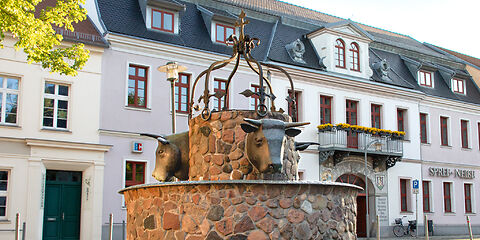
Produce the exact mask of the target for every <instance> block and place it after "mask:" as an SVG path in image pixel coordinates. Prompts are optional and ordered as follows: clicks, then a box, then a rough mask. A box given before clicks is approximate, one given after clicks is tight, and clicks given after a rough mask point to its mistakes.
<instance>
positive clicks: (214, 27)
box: [210, 21, 239, 46]
mask: <svg viewBox="0 0 480 240" xmlns="http://www.w3.org/2000/svg"><path fill="white" fill-rule="evenodd" d="M217 25H221V26H223V27H230V28H233V34H234V35H237V33H238V32H239V29H238V27H235V26H234V25H232V24H229V23H224V22H217V21H212V25H211V29H212V31H211V34H210V38H211V39H212V42H213V43H216V44H220V45H225V43H223V42H217ZM226 37H227V38H228V37H229V36H226ZM226 41H227V39H225V42H226ZM229 46H233V45H231V44H230V45H229Z"/></svg>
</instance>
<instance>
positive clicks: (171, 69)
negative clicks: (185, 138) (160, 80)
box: [157, 62, 187, 134]
mask: <svg viewBox="0 0 480 240" xmlns="http://www.w3.org/2000/svg"><path fill="white" fill-rule="evenodd" d="M157 70H158V71H160V72H164V73H167V81H170V82H171V85H172V90H171V92H172V96H171V97H172V99H171V101H172V134H175V81H176V80H178V72H183V71H185V70H187V67H185V66H181V65H178V64H177V63H176V62H167V64H166V65H163V66H160V67H158V68H157ZM179 94H180V93H179Z"/></svg>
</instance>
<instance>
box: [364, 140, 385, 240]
mask: <svg viewBox="0 0 480 240" xmlns="http://www.w3.org/2000/svg"><path fill="white" fill-rule="evenodd" d="M366 142H367V134H365V133H364V143H365V148H364V149H363V151H364V153H365V168H364V170H363V174H364V175H365V196H366V203H367V216H366V218H367V239H369V238H370V231H369V225H370V224H369V221H370V218H369V214H368V212H369V211H368V210H369V209H368V208H369V206H368V197H369V196H368V177H367V169H368V168H367V149H368V148H369V147H370V146H372V145H373V144H375V147H376V150H377V151H380V148H381V147H382V143H381V142H380V141H379V140H378V139H374V140H372V141H370V142H369V143H368V144H366Z"/></svg>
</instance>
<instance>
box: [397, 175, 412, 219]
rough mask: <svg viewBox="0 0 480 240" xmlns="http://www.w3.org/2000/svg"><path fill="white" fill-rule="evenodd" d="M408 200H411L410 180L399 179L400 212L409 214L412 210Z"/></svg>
mask: <svg viewBox="0 0 480 240" xmlns="http://www.w3.org/2000/svg"><path fill="white" fill-rule="evenodd" d="M410 198H411V192H410V179H405V178H401V179H400V211H401V212H410V211H411V210H412V207H411V203H410Z"/></svg>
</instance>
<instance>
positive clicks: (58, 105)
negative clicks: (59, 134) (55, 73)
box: [43, 82, 70, 129]
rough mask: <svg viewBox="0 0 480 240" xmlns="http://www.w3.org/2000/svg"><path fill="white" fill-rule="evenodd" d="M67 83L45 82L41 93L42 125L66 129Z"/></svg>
mask: <svg viewBox="0 0 480 240" xmlns="http://www.w3.org/2000/svg"><path fill="white" fill-rule="evenodd" d="M69 89H70V87H69V86H68V85H63V84H57V83H53V82H46V83H45V90H44V94H43V126H44V127H47V128H58V129H66V128H67V127H68V124H67V120H68V102H69Z"/></svg>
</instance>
